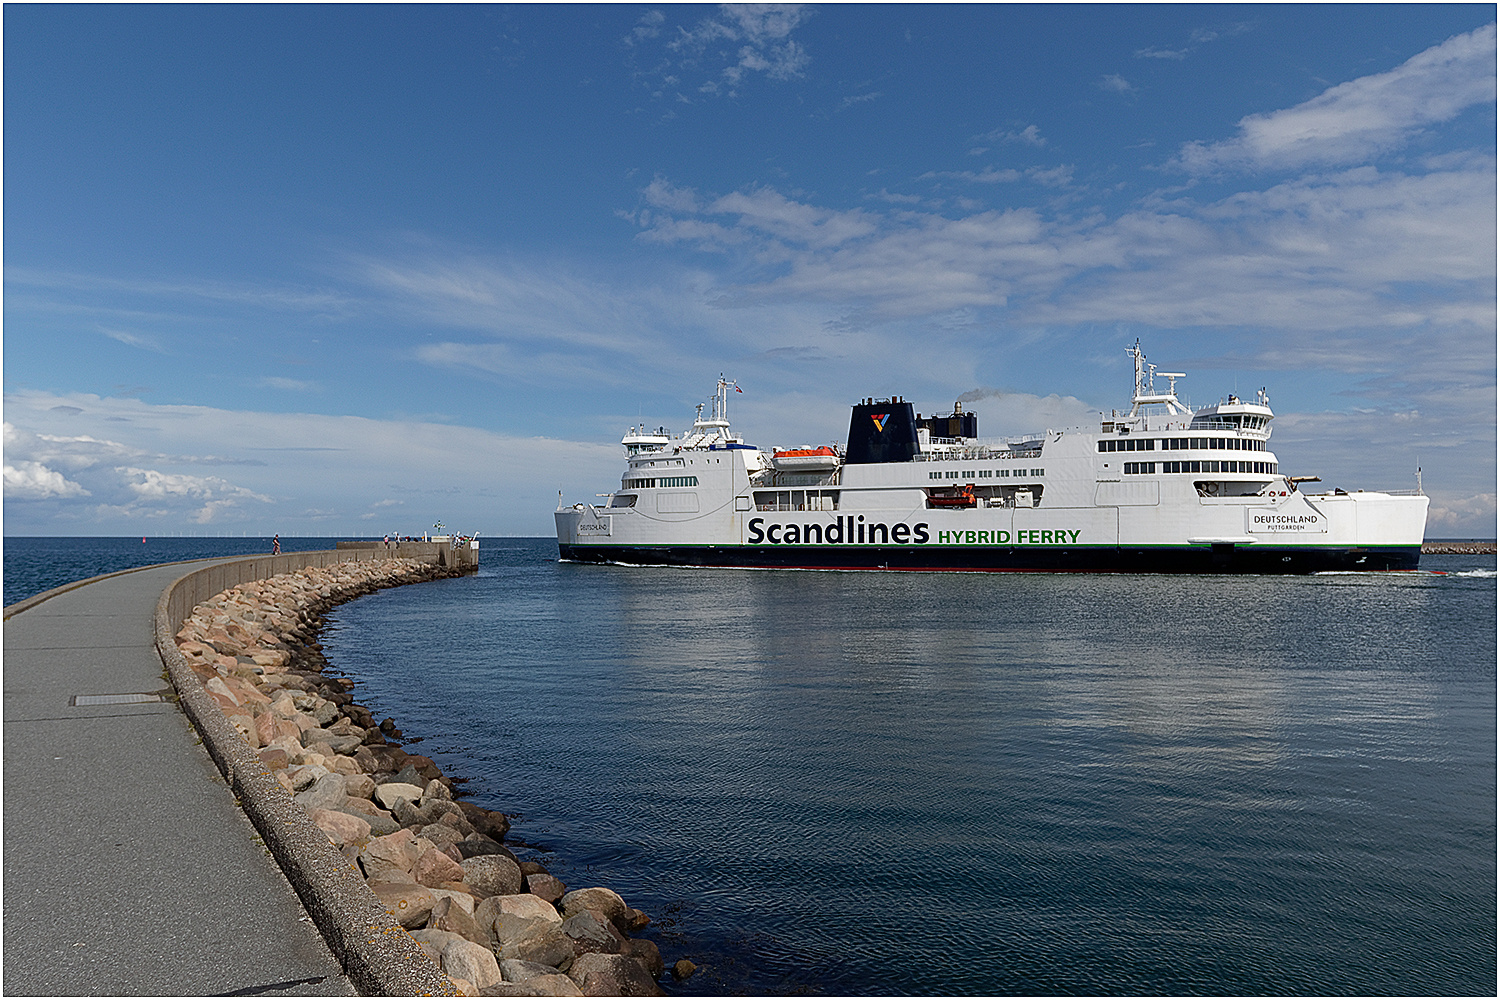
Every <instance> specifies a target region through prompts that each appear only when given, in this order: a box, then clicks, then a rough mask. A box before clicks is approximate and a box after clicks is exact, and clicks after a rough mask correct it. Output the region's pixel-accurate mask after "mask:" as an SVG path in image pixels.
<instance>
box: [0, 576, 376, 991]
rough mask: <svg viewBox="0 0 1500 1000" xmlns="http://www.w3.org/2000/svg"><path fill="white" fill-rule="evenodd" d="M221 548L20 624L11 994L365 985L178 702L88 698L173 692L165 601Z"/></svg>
mask: <svg viewBox="0 0 1500 1000" xmlns="http://www.w3.org/2000/svg"><path fill="white" fill-rule="evenodd" d="M216 561H220V560H205V561H203V562H200V563H178V564H175V565H170V566H155V567H149V568H147V569H142V570H135V571H132V572H128V573H124V574H121V575H117V576H113V577H109V578H107V579H103V580H98V581H95V582H93V583H89V584H87V585H84V586H82V587H78V588H77V589H74V590H70V591H67V592H65V593H62V594H58V595H57V596H54V597H51V598H49V599H47V600H45V601H43V602H41V603H40V604H37V605H35V606H31V607H27V608H25V609H24V610H21V611H19V612H18V613H14V614H12V615H11V617H8V618H7V619H6V621H5V631H4V655H5V660H4V721H5V742H4V772H3V777H4V783H3V785H0V795H3V802H4V830H5V834H4V837H5V844H4V884H3V888H4V909H5V916H4V921H5V923H4V967H3V979H0V989H3V991H4V993H5V994H6V995H11V996H15V995H22V994H25V995H66V996H90V995H92V996H100V995H120V994H136V995H179V996H181V995H186V996H204V995H234V996H284V995H304V994H332V995H342V996H352V995H354V994H355V992H356V991H355V988H354V986H353V985H352V984H351V983H350V981H349V980H348V979H347V978H346V977H345V976H344V974H343V972H342V971H341V969H340V967H339V962H338V960H337V959H336V958H335V957H334V956H333V954H332V953H331V952H330V951H329V950H328V948H327V946H326V945H325V944H324V942H323V939H322V937H321V936H319V934H318V932H317V929H316V928H314V926H313V924H312V921H311V920H310V919H309V918H308V916H307V913H306V912H305V911H304V910H303V908H302V904H301V903H300V902H299V901H298V899H297V895H296V893H295V892H294V891H293V890H292V887H291V886H290V885H289V884H288V883H287V880H286V878H285V877H284V876H283V875H282V873H281V869H280V868H278V867H277V866H276V862H275V861H274V860H273V859H272V858H271V856H270V853H269V852H268V851H267V850H266V849H265V847H264V846H263V845H262V844H261V843H260V841H259V839H258V837H257V836H256V832H255V828H254V827H253V826H251V825H250V821H249V820H247V819H246V818H245V815H244V814H243V813H242V812H241V811H240V809H239V807H238V806H237V805H236V804H235V801H234V797H233V795H232V794H231V793H230V791H229V788H228V786H226V785H225V784H224V780H223V778H222V777H221V776H220V775H219V772H218V769H217V768H215V766H214V763H213V761H212V760H211V759H210V758H209V756H208V753H207V752H206V751H205V750H204V749H203V747H202V746H201V745H200V744H199V743H198V740H197V737H196V735H195V734H194V733H193V731H192V728H191V727H190V726H189V725H188V722H187V719H186V717H185V716H184V715H183V714H182V712H181V711H180V710H179V709H178V708H177V706H176V704H175V702H174V701H171V700H166V701H157V702H147V703H119V702H115V703H110V704H95V705H89V704H83V705H77V704H74V699H75V698H76V696H79V695H82V696H85V701H87V696H91V695H141V694H147V695H149V694H157V695H163V696H165V695H169V694H170V692H171V685H170V684H169V683H168V682H167V680H166V678H165V672H164V669H163V666H162V661H161V656H160V655H159V654H158V653H157V651H156V644H155V638H154V636H155V633H154V624H153V615H154V614H155V611H156V603H157V600H158V598H160V597H161V594H162V591H163V590H165V589H166V588H167V586H168V585H169V584H171V583H172V581H173V580H176V579H177V578H178V577H180V576H182V575H183V574H185V573H187V572H189V571H191V570H193V569H197V568H199V567H201V566H205V565H210V564H212V563H213V562H216ZM7 613H8V614H10V612H9V611H7Z"/></svg>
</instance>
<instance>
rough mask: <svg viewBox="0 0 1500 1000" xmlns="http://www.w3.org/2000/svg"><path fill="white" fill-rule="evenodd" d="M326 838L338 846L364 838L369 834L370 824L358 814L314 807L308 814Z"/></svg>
mask: <svg viewBox="0 0 1500 1000" xmlns="http://www.w3.org/2000/svg"><path fill="white" fill-rule="evenodd" d="M308 815H309V816H311V817H312V821H313V822H314V823H315V824H317V827H318V829H319V830H322V831H323V832H324V833H326V834H328V839H329V840H331V841H333V842H334V843H335V844H338V845H340V846H342V845H344V844H353V843H356V842H358V841H361V840H364V839H365V838H366V837H368V836H369V835H370V824H369V823H367V822H365V821H364V820H363V819H360V818H359V817H358V816H351V815H349V814H348V813H346V812H337V811H335V810H333V809H314V810H313V811H312V812H311V813H309V814H308Z"/></svg>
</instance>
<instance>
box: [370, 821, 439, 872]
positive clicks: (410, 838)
mask: <svg viewBox="0 0 1500 1000" xmlns="http://www.w3.org/2000/svg"><path fill="white" fill-rule="evenodd" d="M431 847H432V845H431V844H429V843H428V842H427V841H425V840H419V839H418V837H417V836H416V835H415V834H413V833H412V832H411V831H410V830H397V831H396V832H395V833H390V834H386V835H385V836H383V837H376V838H374V839H373V840H371V841H370V842H369V843H368V844H366V845H365V846H364V848H363V849H362V850H361V851H360V852H359V863H360V866H361V867H362V868H364V870H365V878H367V879H369V880H370V881H372V882H373V881H375V880H376V879H384V880H386V881H392V882H394V881H402V882H406V881H410V880H411V879H410V875H411V870H412V869H413V868H414V867H416V864H417V859H418V858H420V857H421V856H422V855H423V854H424V853H426V851H427V850H428V849H429V848H431Z"/></svg>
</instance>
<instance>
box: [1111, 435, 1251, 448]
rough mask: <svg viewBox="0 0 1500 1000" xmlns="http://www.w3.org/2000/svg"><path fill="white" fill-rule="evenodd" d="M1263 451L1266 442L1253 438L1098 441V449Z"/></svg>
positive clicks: (1115, 439) (1112, 439)
mask: <svg viewBox="0 0 1500 1000" xmlns="http://www.w3.org/2000/svg"><path fill="white" fill-rule="evenodd" d="M1157 442H1161V450H1162V451H1192V450H1205V451H1210V450H1211V451H1265V450H1266V443H1265V442H1264V441H1258V440H1256V439H1254V438H1217V437H1215V438H1110V439H1109V440H1106V441H1100V442H1099V450H1100V451H1155V450H1156V445H1157Z"/></svg>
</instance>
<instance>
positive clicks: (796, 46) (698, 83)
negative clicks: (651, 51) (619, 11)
mask: <svg viewBox="0 0 1500 1000" xmlns="http://www.w3.org/2000/svg"><path fill="white" fill-rule="evenodd" d="M654 13H655V12H653V14H654ZM810 15H811V11H810V10H809V8H808V7H806V6H805V5H803V4H721V5H720V7H719V10H718V12H717V13H716V14H714V15H713V16H711V17H706V18H703V19H701V20H700V21H699V22H698V23H697V24H695V25H693V26H692V27H691V28H684V27H678V28H677V30H676V33H675V34H674V35H672V37H671V38H670V40H668V41H667V42H666V44H665V46H664V47H663V48H664V58H663V61H662V62H660V63H658V64H656V65H654V66H653V67H652V68H651V69H650V70H647V71H644V72H642V74H641V75H642V77H644V78H646V79H648V80H650V81H651V86H652V88H653V96H654V97H669V98H672V99H675V100H677V101H678V102H681V103H689V104H691V103H693V101H692V98H690V97H688V96H687V94H686V93H684V90H683V88H686V89H687V90H689V91H691V92H692V93H694V94H702V95H707V96H717V95H726V96H730V97H734V96H737V95H738V88H739V87H740V86H741V85H743V84H744V83H745V82H746V80H747V79H748V78H749V77H750V76H751V75H764V76H765V77H766V78H768V79H771V80H777V81H787V80H793V79H796V78H798V77H800V76H802V75H803V73H804V72H805V71H806V69H807V67H808V66H809V64H810V63H811V61H812V60H811V56H810V55H809V54H808V52H807V50H806V48H805V47H803V45H802V44H801V43H800V42H798V41H797V40H796V39H795V38H792V37H791V35H792V32H793V31H795V30H796V28H797V27H798V26H799V25H800V24H802V23H803V22H804V21H806V20H807V18H808V17H809V16H810ZM663 22H664V17H662V18H657V17H653V16H650V15H648V16H647V17H643V18H642V19H641V22H640V23H638V24H637V25H636V27H635V28H634V29H633V30H632V32H631V35H630V36H629V37H628V38H627V39H626V44H627V46H628V47H629V48H631V49H632V50H634V51H637V52H642V53H644V50H645V49H647V48H648V47H652V44H653V43H654V41H655V40H656V39H657V38H658V37H659V36H660V35H661V33H662V24H663ZM705 73H706V74H707V76H706V78H705V76H704V74H705Z"/></svg>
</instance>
